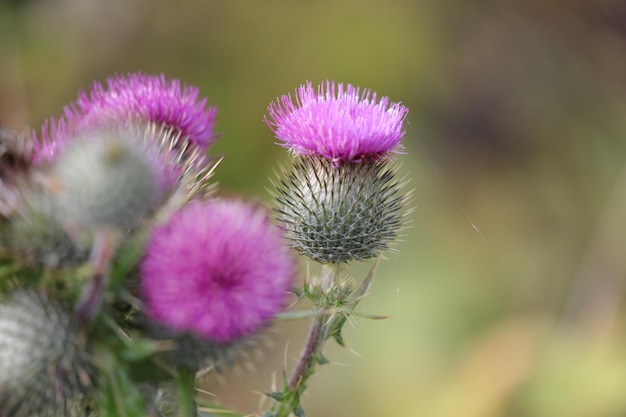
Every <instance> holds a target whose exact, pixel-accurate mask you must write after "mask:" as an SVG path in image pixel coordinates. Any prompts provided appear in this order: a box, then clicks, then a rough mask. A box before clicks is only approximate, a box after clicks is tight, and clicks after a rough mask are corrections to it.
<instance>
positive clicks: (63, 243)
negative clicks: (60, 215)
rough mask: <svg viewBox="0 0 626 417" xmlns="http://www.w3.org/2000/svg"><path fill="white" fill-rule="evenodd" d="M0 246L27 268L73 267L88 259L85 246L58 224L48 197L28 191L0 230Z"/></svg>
mask: <svg viewBox="0 0 626 417" xmlns="http://www.w3.org/2000/svg"><path fill="white" fill-rule="evenodd" d="M0 247H2V248H3V249H4V250H5V251H8V253H10V254H11V255H12V256H13V257H14V258H15V259H17V260H19V261H20V262H22V263H24V264H28V265H30V266H39V265H45V266H48V267H52V268H58V267H66V266H75V265H77V264H80V263H82V262H84V261H86V260H87V257H88V254H89V250H88V247H87V245H83V244H81V243H80V242H74V241H72V239H70V237H69V236H68V235H67V232H66V231H65V230H64V228H63V226H62V225H61V224H59V222H58V220H57V219H56V215H55V213H54V204H53V200H52V199H51V198H50V196H48V195H46V194H44V193H40V192H37V191H36V190H29V192H28V193H24V195H23V197H22V201H21V204H20V205H19V206H18V209H17V210H16V211H15V213H14V214H13V217H12V218H11V220H10V221H9V222H7V224H6V225H5V226H4V227H2V228H0Z"/></svg>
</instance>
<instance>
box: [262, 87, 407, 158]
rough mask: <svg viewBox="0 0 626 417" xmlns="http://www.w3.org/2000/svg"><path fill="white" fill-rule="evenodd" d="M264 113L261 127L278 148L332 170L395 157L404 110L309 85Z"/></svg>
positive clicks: (366, 94)
mask: <svg viewBox="0 0 626 417" xmlns="http://www.w3.org/2000/svg"><path fill="white" fill-rule="evenodd" d="M295 95H296V102H295V103H294V102H293V100H292V98H291V95H285V96H282V97H281V98H280V99H279V100H278V101H276V102H274V103H271V104H270V105H269V107H268V114H269V118H267V117H266V118H265V122H266V123H267V125H268V126H269V127H270V129H272V131H273V132H274V133H275V135H276V138H278V139H279V140H280V141H281V142H282V144H281V145H282V146H283V147H285V148H288V149H290V150H291V151H293V152H294V153H295V154H299V155H319V156H323V157H324V158H327V159H329V160H331V161H333V163H334V164H335V165H339V164H341V163H343V162H358V161H362V160H370V159H374V160H376V159H378V158H380V157H382V156H384V155H387V154H388V153H390V152H394V151H397V149H398V147H399V145H400V140H401V139H402V137H403V136H404V129H403V127H402V123H403V120H404V118H405V116H406V114H407V112H408V109H407V108H406V107H404V106H403V105H402V104H400V103H392V102H390V101H389V98H388V97H382V98H380V99H378V97H377V95H376V93H372V92H371V91H370V90H368V89H365V90H360V89H359V88H358V87H353V86H352V85H350V84H348V86H347V87H345V88H344V86H343V84H341V83H339V84H337V85H336V84H335V83H334V82H331V81H326V83H322V84H320V85H319V86H318V87H317V91H316V90H315V89H314V88H313V85H312V84H311V83H310V82H307V83H306V84H305V85H301V86H300V88H298V89H297V90H296V94H295Z"/></svg>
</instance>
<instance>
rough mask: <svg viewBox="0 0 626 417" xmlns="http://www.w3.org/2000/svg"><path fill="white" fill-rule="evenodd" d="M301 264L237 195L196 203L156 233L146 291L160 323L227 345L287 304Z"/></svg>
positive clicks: (146, 266) (145, 268)
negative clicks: (226, 198) (227, 199)
mask: <svg viewBox="0 0 626 417" xmlns="http://www.w3.org/2000/svg"><path fill="white" fill-rule="evenodd" d="M295 268H296V265H295V261H294V259H293V257H292V255H291V253H290V251H289V250H288V249H287V248H286V247H285V246H284V245H283V239H282V234H281V232H280V231H279V229H277V228H275V227H274V226H272V225H271V224H270V223H269V222H268V218H267V216H266V214H265V213H264V212H263V211H262V210H260V209H258V208H256V207H254V206H253V205H250V204H246V203H244V202H241V201H237V200H234V201H224V200H212V201H205V202H194V203H191V204H189V205H187V206H185V207H184V208H183V209H181V210H180V211H179V212H177V213H176V214H174V215H173V216H172V218H171V219H170V220H169V222H168V223H167V224H165V225H163V226H161V227H158V228H157V229H156V230H155V231H154V232H153V234H152V237H151V239H150V241H149V243H148V246H147V251H146V257H145V259H144V260H143V262H142V264H141V295H142V299H143V301H144V302H145V306H146V312H147V315H148V316H149V317H150V318H152V319H153V320H155V321H156V322H159V323H161V324H163V325H165V326H168V327H170V328H172V329H173V330H176V331H180V332H190V333H192V334H196V335H198V336H201V337H203V338H206V339H208V340H211V341H214V342H218V343H226V342H230V341H232V340H235V339H237V338H240V337H244V336H247V335H251V334H252V333H254V332H256V331H257V330H259V328H261V327H262V326H263V325H265V324H266V323H267V322H268V321H269V320H270V319H272V318H273V317H274V316H275V315H276V314H277V313H278V312H279V311H280V310H281V309H282V308H283V307H284V305H285V301H286V296H287V294H288V293H287V290H288V288H289V286H290V285H291V282H292V279H293V277H294V274H295Z"/></svg>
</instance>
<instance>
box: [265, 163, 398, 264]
mask: <svg viewBox="0 0 626 417" xmlns="http://www.w3.org/2000/svg"><path fill="white" fill-rule="evenodd" d="M399 190H400V186H399V184H398V182H397V181H396V179H395V172H394V170H393V169H390V168H387V167H385V165H384V164H383V163H381V162H374V163H366V164H363V163H344V164H342V165H341V166H339V167H337V168H334V167H333V166H332V163H331V161H329V160H328V159H325V158H315V157H299V158H298V159H297V160H296V161H295V164H294V168H293V170H292V171H291V173H290V174H288V178H287V180H286V181H283V182H282V183H281V184H280V185H279V187H278V197H277V201H278V207H277V208H276V211H277V213H278V220H279V221H280V222H281V223H282V225H283V227H284V229H285V236H286V238H287V239H288V240H289V241H290V242H291V245H292V246H293V247H294V248H295V249H296V250H298V251H299V252H300V253H302V254H303V255H305V256H308V257H309V258H311V259H313V260H315V261H318V262H323V263H326V262H332V263H339V262H348V261H352V260H363V259H368V258H372V257H376V256H378V255H379V253H380V252H381V251H383V250H384V249H387V247H388V245H389V242H390V241H391V240H393V239H394V237H395V236H396V234H397V231H398V229H399V228H400V226H401V224H402V216H403V212H402V210H401V209H402V202H403V200H404V198H403V196H402V195H401V194H400V191H399Z"/></svg>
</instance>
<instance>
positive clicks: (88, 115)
mask: <svg viewBox="0 0 626 417" xmlns="http://www.w3.org/2000/svg"><path fill="white" fill-rule="evenodd" d="M216 116H217V108H216V107H207V100H206V98H204V99H202V100H200V99H199V90H198V89H197V88H196V87H191V86H187V85H185V84H182V83H181V82H180V81H179V80H176V79H171V80H167V79H166V78H165V75H163V74H161V75H159V76H157V75H147V74H142V73H140V72H139V73H134V74H128V75H126V76H121V75H117V76H115V77H112V78H109V79H108V80H107V87H106V88H105V87H104V86H103V85H102V84H100V83H98V82H96V83H94V84H93V86H92V87H91V90H90V91H89V93H86V92H84V91H81V92H80V93H79V94H78V98H77V100H76V101H75V102H74V103H71V104H69V105H68V106H66V107H65V109H64V111H63V117H61V118H60V119H59V120H55V119H49V120H48V121H46V122H45V123H44V126H43V128H42V130H41V137H40V138H37V135H36V133H34V134H33V137H34V142H35V147H34V155H33V162H35V163H40V162H43V161H50V160H53V159H54V158H55V156H56V154H57V153H58V151H59V149H60V148H62V147H63V146H64V144H65V143H66V142H67V141H68V140H69V138H71V137H72V136H74V135H75V134H80V133H81V132H83V131H84V130H92V129H93V128H96V127H99V126H101V125H106V124H114V125H116V124H128V123H133V124H137V123H139V124H142V123H153V124H155V125H157V126H160V127H164V128H166V129H171V130H173V131H174V133H175V134H178V135H180V137H181V138H183V139H184V140H185V142H189V144H190V145H192V148H197V149H198V151H199V152H198V153H200V154H204V153H205V152H206V151H207V149H208V148H209V146H211V145H212V144H213V143H215V141H216V140H217V135H216V134H215V133H214V132H213V128H214V127H215V123H216ZM185 146H186V145H185Z"/></svg>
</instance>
